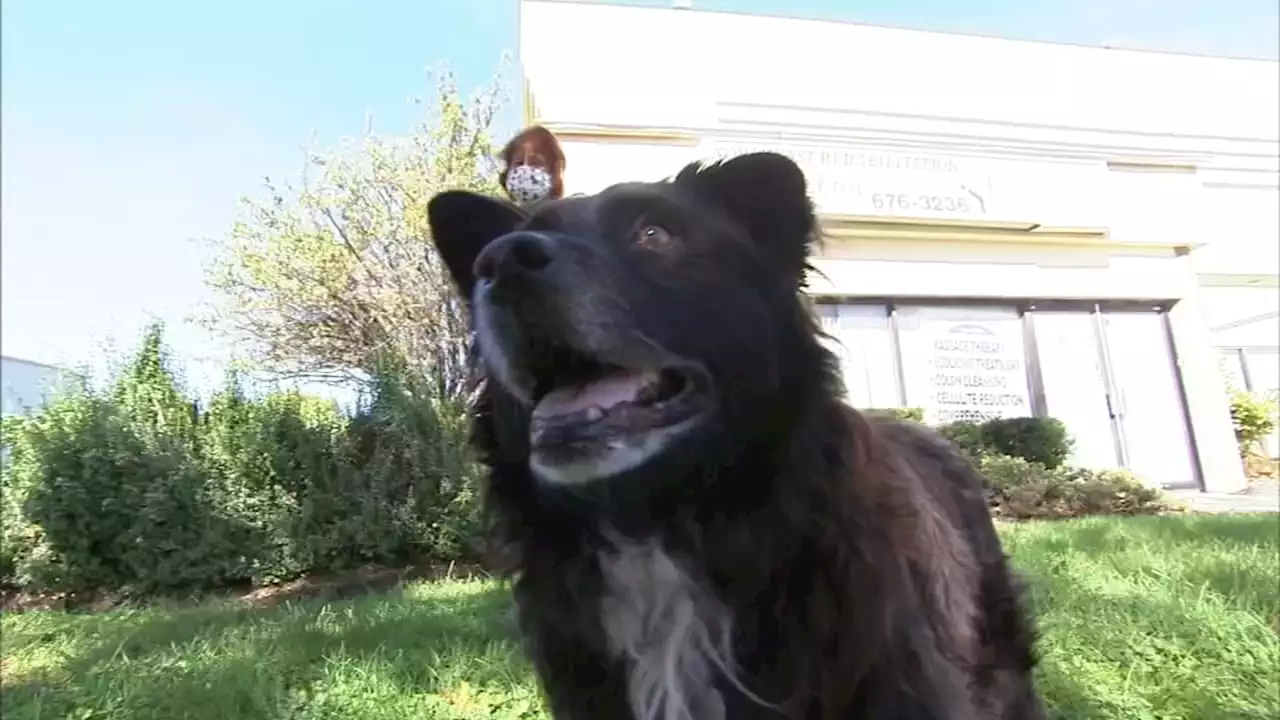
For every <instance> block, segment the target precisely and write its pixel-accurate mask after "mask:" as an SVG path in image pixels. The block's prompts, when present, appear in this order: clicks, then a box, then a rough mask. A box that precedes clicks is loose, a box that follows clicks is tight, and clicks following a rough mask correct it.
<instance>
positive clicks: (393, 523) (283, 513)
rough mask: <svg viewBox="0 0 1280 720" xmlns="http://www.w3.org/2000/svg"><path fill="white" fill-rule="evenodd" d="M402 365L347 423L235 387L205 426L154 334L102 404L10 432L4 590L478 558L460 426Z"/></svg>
mask: <svg viewBox="0 0 1280 720" xmlns="http://www.w3.org/2000/svg"><path fill="white" fill-rule="evenodd" d="M448 403H449V401H447V400H443V399H441V398H439V397H438V395H437V393H436V390H435V387H434V385H433V383H432V381H431V380H430V379H428V378H426V377H425V376H423V375H422V374H421V373H415V372H413V371H412V370H411V369H409V368H408V366H407V364H405V363H403V362H401V363H395V364H391V363H386V364H383V365H380V366H379V367H377V368H376V369H375V373H374V377H373V387H372V389H371V391H370V395H369V396H368V397H367V398H365V400H364V401H363V402H362V404H361V407H360V409H359V411H358V412H357V413H356V414H355V416H354V417H350V418H349V417H346V416H345V415H343V414H342V413H341V412H340V411H339V410H338V408H337V406H336V405H335V404H334V403H332V402H329V401H323V400H320V399H317V398H313V397H308V396H306V395H302V394H301V393H298V392H295V391H285V392H273V393H270V394H267V395H265V396H262V397H250V396H249V395H248V394H247V393H246V392H245V391H244V390H243V388H242V385H241V381H240V379H239V378H238V377H236V376H234V375H233V376H231V377H230V378H229V379H228V382H227V384H226V386H225V387H224V388H223V389H222V390H221V391H220V392H218V393H217V394H215V396H214V397H213V398H212V400H211V402H210V403H209V406H208V407H207V408H203V409H202V408H200V407H198V406H196V405H195V404H194V403H192V402H191V401H190V400H188V399H187V398H186V397H185V396H184V394H183V393H182V391H181V389H180V388H179V387H178V385H177V383H176V381H175V380H174V376H173V373H172V370H171V369H170V368H169V363H168V360H167V358H166V357H165V354H164V350H163V344H162V342H161V328H159V327H158V326H157V327H155V328H152V329H151V330H150V331H149V332H148V334H147V336H146V338H145V340H144V343H143V347H142V348H141V350H140V351H139V352H138V354H137V355H136V356H135V357H134V358H133V359H132V360H131V361H130V362H129V363H128V364H127V365H126V366H125V368H124V370H123V371H122V372H121V373H120V375H119V377H118V378H117V379H116V380H115V382H114V384H113V385H112V386H111V387H110V388H109V389H108V390H107V391H105V392H98V391H94V390H92V389H91V388H89V387H88V386H82V387H79V388H77V389H76V390H75V391H74V392H69V393H66V394H64V395H62V396H59V397H57V398H55V399H54V401H53V402H52V403H51V404H50V405H49V406H48V407H47V408H45V409H44V410H42V411H40V412H37V413H35V414H33V415H32V416H30V417H27V418H23V419H21V420H12V421H6V423H5V426H4V432H5V436H4V443H5V445H6V446H7V447H8V449H9V452H10V459H9V462H8V463H7V466H6V470H5V474H4V478H3V490H4V494H3V497H2V498H0V499H2V500H3V512H4V516H3V518H2V519H3V520H4V528H3V535H0V541H2V543H0V572H3V574H4V580H5V581H6V582H8V583H10V584H16V585H20V586H23V587H24V588H26V589H29V590H57V591H79V590H93V589H109V590H118V589H131V590H135V591H138V592H152V591H158V590H169V589H178V588H198V587H211V586H218V585H225V584H228V583H237V582H243V581H251V582H255V583H262V582H271V581H280V580H287V579H290V578H293V577H297V576H299V575H302V574H304V573H311V572H326V571H336V570H345V569H349V568H354V567H356V566H359V565H363V564H370V563H372V564H392V563H401V562H409V561H419V562H420V561H433V560H437V561H450V560H456V559H469V558H470V557H473V556H474V552H475V546H474V542H475V536H476V530H477V526H478V522H479V520H478V512H477V507H476V505H477V503H476V492H475V487H476V479H477V478H476V474H477V471H476V467H475V463H474V462H473V460H472V458H471V456H470V454H469V449H468V447H467V445H466V443H465V442H464V440H465V432H466V430H465V428H466V425H465V421H464V420H461V418H463V417H464V413H463V412H462V410H461V408H459V407H456V406H454V405H451V404H448Z"/></svg>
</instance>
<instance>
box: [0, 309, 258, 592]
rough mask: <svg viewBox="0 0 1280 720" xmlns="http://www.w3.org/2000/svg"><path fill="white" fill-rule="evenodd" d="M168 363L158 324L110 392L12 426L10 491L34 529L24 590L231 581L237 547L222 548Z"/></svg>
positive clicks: (185, 409)
mask: <svg viewBox="0 0 1280 720" xmlns="http://www.w3.org/2000/svg"><path fill="white" fill-rule="evenodd" d="M166 362H167V361H166V358H165V357H164V352H163V347H162V344H161V328H160V327H158V326H157V327H153V328H151V329H150V330H149V331H148V333H147V335H146V337H145V339H144V342H143V347H142V349H141V350H140V351H139V352H138V354H137V356H136V357H135V358H134V359H133V361H132V362H131V363H130V364H129V365H128V366H126V368H125V370H124V372H123V373H122V374H121V375H120V377H119V378H118V380H117V381H116V383H115V385H114V387H112V388H111V389H110V390H109V391H108V392H106V393H97V392H94V391H93V390H91V389H90V388H89V387H88V386H87V385H80V386H77V387H75V388H74V389H71V390H69V391H67V392H65V393H64V394H62V395H61V396H59V397H57V398H55V399H54V401H53V402H52V403H51V404H50V405H49V406H48V407H47V408H45V409H44V410H42V411H41V412H39V413H36V414H34V415H32V416H30V417H28V418H25V419H24V420H23V421H22V422H21V423H20V424H16V425H13V426H11V427H12V429H13V430H14V435H13V437H12V438H6V442H7V443H9V446H10V452H11V458H10V467H9V469H8V475H9V479H8V487H7V488H6V489H7V490H9V491H10V492H12V493H13V501H14V502H15V503H16V504H17V505H16V508H17V509H20V514H21V518H22V520H21V522H22V523H23V524H24V525H25V526H26V527H27V534H26V535H25V538H24V546H25V552H24V553H23V554H22V556H21V557H18V558H15V560H14V564H15V571H14V572H15V579H16V580H17V581H18V582H20V583H22V584H25V585H35V586H38V587H41V588H47V589H54V590H81V589H87V588H104V587H105V588H120V587H134V588H137V589H140V590H154V589H161V588H171V587H181V586H189V585H199V584H202V583H204V582H206V581H207V580H209V579H210V578H219V577H223V576H225V575H226V574H227V572H228V568H229V567H230V566H231V565H232V564H233V563H234V559H235V556H236V550H237V549H236V548H233V547H227V546H226V545H225V543H223V542H221V538H223V537H225V536H226V535H227V532H226V530H225V528H224V527H222V525H223V518H221V517H220V516H219V514H218V513H217V511H216V508H215V507H214V506H213V504H212V502H211V501H212V498H211V497H210V495H209V493H208V492H207V491H208V488H207V487H206V485H205V482H204V476H203V474H202V473H201V471H200V466H199V463H198V461H197V458H196V455H195V452H194V450H195V433H194V416H193V412H192V405H191V403H189V402H188V401H186V400H185V399H184V398H183V397H182V394H181V392H180V391H179V389H178V388H177V387H176V385H175V383H174V379H173V376H172V374H171V373H170V372H169V370H168V368H167V367H166Z"/></svg>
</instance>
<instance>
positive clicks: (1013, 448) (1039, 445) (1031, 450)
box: [938, 417, 1071, 469]
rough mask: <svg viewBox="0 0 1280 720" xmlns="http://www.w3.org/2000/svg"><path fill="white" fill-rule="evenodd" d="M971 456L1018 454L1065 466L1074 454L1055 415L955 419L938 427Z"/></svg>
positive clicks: (1068, 438) (1047, 463)
mask: <svg viewBox="0 0 1280 720" xmlns="http://www.w3.org/2000/svg"><path fill="white" fill-rule="evenodd" d="M938 432H940V433H941V434H942V435H943V437H945V438H947V439H948V440H950V441H951V442H952V443H954V444H955V446H956V447H958V448H959V449H960V450H961V451H962V452H964V453H965V454H966V455H968V456H969V457H971V458H974V459H979V458H982V457H983V456H985V455H992V454H994V455H1005V456H1009V457H1018V458H1022V459H1023V460H1026V461H1028V462H1032V463H1037V464H1040V465H1043V466H1045V467H1047V468H1051V469H1052V468H1057V467H1061V466H1062V465H1063V463H1065V462H1066V460H1067V458H1068V457H1070V455H1071V437H1070V435H1068V433H1067V428H1066V426H1065V425H1063V424H1062V422H1061V421H1059V420H1056V419H1054V418H1040V417H1021V418H996V419H993V420H988V421H986V422H983V423H981V424H978V423H972V422H954V423H950V424H948V425H943V426H941V427H939V428H938Z"/></svg>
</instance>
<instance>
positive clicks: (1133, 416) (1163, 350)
mask: <svg viewBox="0 0 1280 720" xmlns="http://www.w3.org/2000/svg"><path fill="white" fill-rule="evenodd" d="M1102 326H1103V329H1104V337H1105V341H1106V352H1107V356H1108V359H1109V360H1110V366H1111V378H1112V386H1113V393H1112V401H1113V411H1114V413H1115V415H1116V417H1117V418H1118V420H1119V431H1120V436H1121V438H1122V439H1123V449H1124V458H1123V460H1124V461H1125V462H1124V464H1125V466H1126V467H1128V468H1129V469H1130V470H1131V471H1133V473H1134V474H1135V475H1137V476H1138V477H1139V478H1140V479H1142V480H1143V481H1144V482H1146V483H1148V484H1150V485H1154V486H1165V487H1196V486H1197V482H1196V471H1195V460H1194V455H1193V454H1192V449H1191V442H1190V434H1189V433H1188V430H1187V422H1186V414H1185V411H1184V407H1183V402H1182V388H1181V385H1180V383H1179V382H1178V369H1177V367H1176V365H1175V364H1174V357H1173V352H1172V350H1171V348H1170V343H1169V335H1168V332H1167V329H1166V327H1165V318H1164V315H1163V314H1162V313H1159V312H1152V311H1146V312H1106V313H1103V315H1102Z"/></svg>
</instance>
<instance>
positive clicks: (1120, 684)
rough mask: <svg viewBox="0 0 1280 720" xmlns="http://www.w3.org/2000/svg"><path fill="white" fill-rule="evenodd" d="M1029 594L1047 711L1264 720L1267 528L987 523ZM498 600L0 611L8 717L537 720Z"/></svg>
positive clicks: (1275, 547)
mask: <svg viewBox="0 0 1280 720" xmlns="http://www.w3.org/2000/svg"><path fill="white" fill-rule="evenodd" d="M1002 533H1003V535H1004V537H1005V541H1006V543H1007V546H1008V549H1009V551H1010V552H1011V553H1012V554H1013V555H1014V557H1015V561H1016V563H1017V565H1018V567H1019V568H1020V569H1021V570H1023V571H1024V572H1025V573H1026V574H1027V575H1028V577H1029V579H1030V580H1031V583H1032V588H1033V593H1034V602H1035V603H1036V606H1037V607H1038V609H1039V615H1040V625H1041V629H1042V632H1043V636H1044V637H1043V642H1042V653H1043V656H1044V663H1043V672H1042V675H1041V684H1042V687H1043V690H1044V693H1045V695H1046V697H1047V699H1048V701H1049V703H1050V705H1051V707H1052V711H1053V715H1054V717H1059V718H1115V719H1116V720H1142V719H1145V718H1152V719H1154V718H1160V719H1166V718H1167V719H1170V720H1171V719H1173V718H1204V719H1205V720H1209V719H1213V720H1228V719H1231V718H1259V719H1262V718H1275V717H1277V716H1278V715H1277V714H1278V713H1280V637H1278V636H1277V628H1276V626H1275V623H1276V621H1277V618H1278V617H1280V519H1278V518H1277V517H1276V516H1239V517H1227V516H1213V517H1182V518H1177V517H1164V518H1134V519H1102V518H1098V519H1087V520H1080V521H1073V522H1056V523H1029V524H1024V525H1016V526H1006V527H1004V528H1003V529H1002ZM506 611H507V602H506V597H505V595H504V594H503V592H502V591H501V590H498V589H496V588H494V587H493V586H492V585H490V584H487V583H484V582H479V581H468V582H456V581H455V582H436V583H424V584H419V585H413V586H410V587H408V588H406V589H404V590H403V591H402V592H400V593H397V594H395V595H392V596H383V597H372V596H366V597H362V598H357V599H352V600H346V601H337V602H327V603H326V602H309V603H295V604H285V605H281V606H278V607H274V608H270V609H250V608H246V607H244V606H243V605H242V604H236V603H233V602H231V601H221V602H219V603H212V604H204V605H200V606H195V607H178V606H174V607H153V608H150V609H145V610H131V611H114V612H111V613H105V614H97V615H94V614H76V615H71V614H64V613H50V612H32V613H24V614H19V615H10V616H6V617H4V618H3V619H2V620H0V623H2V625H0V627H2V629H3V637H2V643H3V665H2V670H3V672H2V674H0V683H2V685H3V695H2V696H0V717H3V718H5V720H35V719H36V718H42V719H45V718H47V719H50V720H52V719H54V718H57V719H59V720H61V719H63V718H69V719H73V720H89V719H93V720H124V719H126V718H128V719H129V720H150V719H154V720H161V719H163V720H179V719H181V718H190V719H192V720H206V719H207V720H243V719H249V718H252V719H254V720H277V719H278V720H283V719H284V718H289V719H291V720H303V719H313V718H315V719H318V718H334V719H337V718H341V719H343V720H374V719H375V718H385V719H387V720H392V719H394V720H402V719H404V718H459V719H461V718H468V719H469V718H540V717H544V716H543V714H542V713H541V711H540V709H539V702H538V696H537V690H536V687H535V685H534V683H533V681H532V679H531V678H530V675H529V668H528V665H527V664H526V663H525V662H524V660H523V659H522V658H521V656H520V653H519V650H518V648H517V647H516V645H515V644H514V643H513V642H512V640H511V639H510V632H509V629H508V628H509V624H508V621H507V619H506V618H507V616H506Z"/></svg>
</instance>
